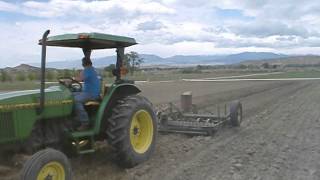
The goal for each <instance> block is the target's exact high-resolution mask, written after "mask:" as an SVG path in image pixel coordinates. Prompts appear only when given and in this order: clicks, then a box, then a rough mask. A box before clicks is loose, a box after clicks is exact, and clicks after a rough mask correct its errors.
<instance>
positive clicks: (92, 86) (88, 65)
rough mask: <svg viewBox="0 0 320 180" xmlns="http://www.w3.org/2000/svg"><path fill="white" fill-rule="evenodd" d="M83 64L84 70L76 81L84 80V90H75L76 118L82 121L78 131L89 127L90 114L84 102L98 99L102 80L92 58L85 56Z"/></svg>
mask: <svg viewBox="0 0 320 180" xmlns="http://www.w3.org/2000/svg"><path fill="white" fill-rule="evenodd" d="M82 66H83V68H84V70H83V71H82V72H81V73H80V74H79V75H78V76H77V77H75V80H76V81H79V82H82V81H83V82H84V87H83V90H82V92H74V93H73V95H74V101H75V103H74V110H75V113H76V119H77V120H79V121H80V123H81V125H80V126H79V127H78V128H77V130H78V131H82V130H86V129H88V128H89V116H88V113H87V112H86V110H85V109H84V103H86V102H88V101H90V100H97V99H99V96H100V81H99V78H98V74H97V72H96V71H95V69H94V67H93V66H92V62H91V60H90V58H87V57H84V58H83V59H82Z"/></svg>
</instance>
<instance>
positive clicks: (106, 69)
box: [104, 64, 116, 72]
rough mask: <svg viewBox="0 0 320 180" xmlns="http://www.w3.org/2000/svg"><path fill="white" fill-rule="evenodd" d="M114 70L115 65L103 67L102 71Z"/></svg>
mask: <svg viewBox="0 0 320 180" xmlns="http://www.w3.org/2000/svg"><path fill="white" fill-rule="evenodd" d="M115 68H116V65H115V64H110V65H109V66H107V67H105V68H104V70H105V71H109V72H111V71H112V70H113V69H115Z"/></svg>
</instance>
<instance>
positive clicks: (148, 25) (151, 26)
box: [137, 21, 165, 31]
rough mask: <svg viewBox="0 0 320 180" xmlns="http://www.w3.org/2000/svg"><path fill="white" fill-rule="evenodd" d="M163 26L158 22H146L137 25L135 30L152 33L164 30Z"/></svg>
mask: <svg viewBox="0 0 320 180" xmlns="http://www.w3.org/2000/svg"><path fill="white" fill-rule="evenodd" d="M164 27H165V26H164V25H163V24H162V23H161V22H160V21H146V22H143V23H140V24H138V26H137V30H142V31H153V30H159V29H161V28H164Z"/></svg>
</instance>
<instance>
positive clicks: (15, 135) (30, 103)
mask: <svg viewBox="0 0 320 180" xmlns="http://www.w3.org/2000/svg"><path fill="white" fill-rule="evenodd" d="M45 94H46V95H45V97H46V98H45V110H44V112H43V113H42V114H38V110H39V95H40V94H39V90H34V91H33V90H32V91H19V92H11V93H5V94H0V144H3V143H11V142H16V141H21V140H24V139H26V138H28V137H29V135H30V133H31V131H32V129H33V128H34V124H35V122H36V121H37V120H39V119H52V118H58V117H68V116H70V115H71V113H72V104H73V98H72V95H71V93H70V91H69V90H68V89H66V88H63V87H58V86H55V87H51V88H48V89H46V92H45Z"/></svg>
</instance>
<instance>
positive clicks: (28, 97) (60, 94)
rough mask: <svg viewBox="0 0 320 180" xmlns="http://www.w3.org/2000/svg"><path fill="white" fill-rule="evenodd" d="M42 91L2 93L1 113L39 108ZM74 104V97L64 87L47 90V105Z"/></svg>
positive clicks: (0, 94)
mask: <svg viewBox="0 0 320 180" xmlns="http://www.w3.org/2000/svg"><path fill="white" fill-rule="evenodd" d="M39 100H40V90H26V91H14V92H7V93H0V112H3V111H12V110H13V111H14V110H19V109H35V108H38V107H39V105H40V104H39V102H40V101H39ZM61 104H72V96H71V93H70V91H69V90H68V89H66V88H64V87H63V86H52V87H49V88H47V89H45V105H46V106H50V107H51V106H58V105H61Z"/></svg>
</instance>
